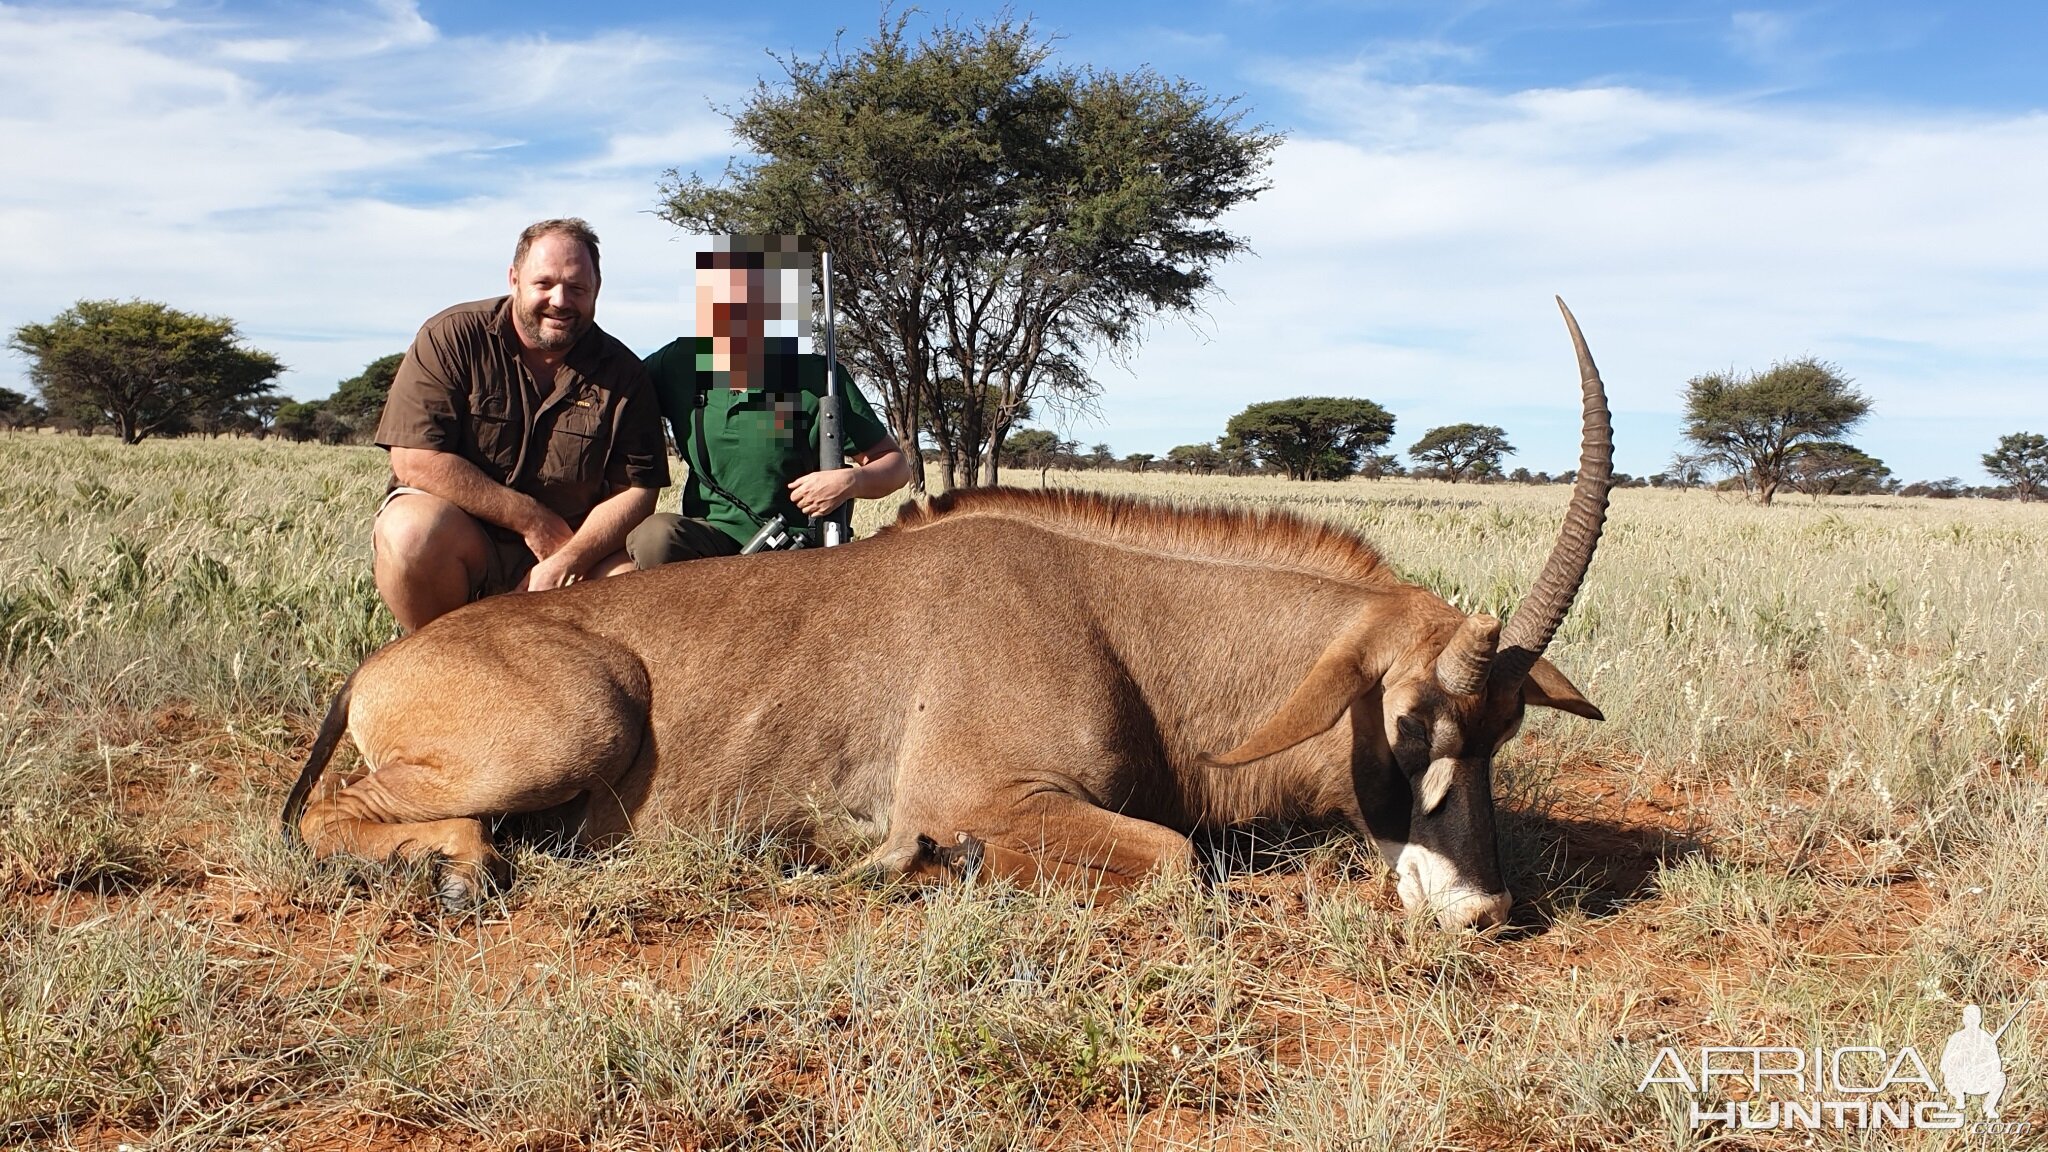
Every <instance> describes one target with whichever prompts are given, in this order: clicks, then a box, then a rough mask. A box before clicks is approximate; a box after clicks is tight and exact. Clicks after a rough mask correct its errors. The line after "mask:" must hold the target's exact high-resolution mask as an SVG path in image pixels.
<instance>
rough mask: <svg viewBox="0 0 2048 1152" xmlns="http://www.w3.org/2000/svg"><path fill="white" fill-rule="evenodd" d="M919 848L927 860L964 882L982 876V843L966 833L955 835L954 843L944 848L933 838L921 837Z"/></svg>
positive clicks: (918, 839) (918, 843)
mask: <svg viewBox="0 0 2048 1152" xmlns="http://www.w3.org/2000/svg"><path fill="white" fill-rule="evenodd" d="M917 848H918V851H919V853H920V854H922V855H923V856H924V857H925V859H927V860H930V861H931V862H932V863H933V864H936V865H938V866H939V867H940V868H942V869H944V870H945V871H947V872H951V873H952V874H954V875H955V876H958V877H959V878H960V879H962V880H973V879H974V878H975V877H976V876H979V875H981V859H982V854H983V848H982V843H981V841H979V840H977V839H975V838H974V837H972V836H969V835H968V834H967V833H965V832H958V833H955V834H954V839H953V843H952V844H949V845H947V846H945V847H943V848H942V847H940V846H939V842H938V841H936V840H934V839H932V838H931V837H929V836H922V835H920V836H919V837H918V838H917Z"/></svg>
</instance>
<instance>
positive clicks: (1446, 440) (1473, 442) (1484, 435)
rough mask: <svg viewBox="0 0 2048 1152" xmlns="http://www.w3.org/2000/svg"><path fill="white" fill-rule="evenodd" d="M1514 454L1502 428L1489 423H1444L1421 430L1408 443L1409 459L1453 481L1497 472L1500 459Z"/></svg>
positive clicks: (1513, 447) (1513, 449)
mask: <svg viewBox="0 0 2048 1152" xmlns="http://www.w3.org/2000/svg"><path fill="white" fill-rule="evenodd" d="M1514 454H1515V446H1514V445H1513V444H1510V443H1508V434H1507V431H1506V430H1505V429H1502V428H1500V427H1498V426H1497V425H1493V424H1446V425H1444V426H1443V427H1441V428H1431V429H1430V430H1429V431H1428V432H1425V433H1423V435H1422V439H1420V440H1417V441H1416V442H1415V443H1413V444H1410V445H1409V446H1408V455H1409V457H1410V458H1411V459H1414V460H1420V461H1422V462H1423V463H1424V464H1427V465H1429V466H1430V467H1432V468H1434V469H1436V470H1437V472H1438V473H1439V474H1440V475H1442V476H1443V478H1444V479H1446V480H1449V481H1450V482H1451V483H1453V484H1456V483H1457V482H1458V481H1460V480H1467V479H1471V478H1472V477H1474V476H1490V475H1496V474H1498V473H1499V472H1500V458H1501V457H1503V456H1512V455H1514Z"/></svg>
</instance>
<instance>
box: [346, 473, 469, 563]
mask: <svg viewBox="0 0 2048 1152" xmlns="http://www.w3.org/2000/svg"><path fill="white" fill-rule="evenodd" d="M371 532H372V542H373V545H374V547H375V549H376V553H377V562H378V564H379V566H380V567H388V568H391V569H394V570H396V571H398V572H411V571H416V570H418V569H421V568H438V567H440V566H441V565H444V564H447V563H450V562H454V563H460V564H462V565H463V566H464V567H466V568H469V569H471V570H472V571H481V570H482V565H483V560H484V547H485V544H486V541H485V538H484V531H483V527H482V526H481V525H479V524H478V523H477V522H476V520H475V519H474V518H472V517H471V516H470V515H469V513H467V512H464V511H463V510H462V509H460V508H457V507H456V506H455V505H453V504H450V503H449V502H448V501H446V500H443V499H441V498H440V497H438V496H430V495H428V494H426V493H424V492H420V493H408V494H406V495H403V496H398V497H395V498H393V499H392V501H391V503H390V504H388V505H386V506H385V508H384V510H383V511H382V512H379V513H378V514H377V520H376V523H375V524H374V525H373V526H372V528H371Z"/></svg>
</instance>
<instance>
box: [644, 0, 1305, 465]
mask: <svg viewBox="0 0 2048 1152" xmlns="http://www.w3.org/2000/svg"><path fill="white" fill-rule="evenodd" d="M907 24H908V17H904V18H899V19H897V20H896V21H894V22H893V23H884V24H883V26H882V27H881V29H880V30H879V31H878V32H877V34H876V36H875V38H874V39H873V40H871V41H869V42H868V43H867V44H866V45H865V46H863V47H862V48H861V49H860V50H859V51H857V52H855V53H854V54H853V55H851V56H845V55H840V54H838V53H837V52H836V51H835V52H834V53H831V54H827V55H826V56H823V57H821V58H819V59H818V60H816V61H808V62H807V61H797V60H785V61H783V62H782V63H783V70H784V72H785V80H786V82H785V83H783V84H780V85H772V86H771V85H770V84H768V83H766V82H763V83H762V84H760V85H759V86H758V87H756V89H755V90H754V93H753V95H752V96H751V97H750V98H749V99H748V100H747V101H746V102H745V104H744V105H742V106H741V107H740V108H739V109H738V110H737V111H735V112H732V113H729V114H728V115H729V117H730V119H731V121H732V126H733V132H734V135H735V136H737V137H738V138H739V141H740V143H741V144H742V145H744V151H745V152H747V153H748V154H750V155H751V156H753V157H758V159H754V160H748V161H744V162H741V161H735V162H734V163H733V164H731V165H729V166H728V167H727V169H726V174H725V179H724V180H723V181H722V182H721V183H720V184H717V185H713V184H710V183H707V182H706V181H704V180H703V179H702V178H701V177H699V176H696V175H689V176H683V175H680V174H679V173H677V172H676V171H673V170H672V171H670V172H669V173H668V174H667V176H666V177H665V178H664V180H663V183H662V187H661V192H662V197H663V199H662V206H661V209H660V213H661V215H662V216H663V217H664V218H665V219H667V220H668V221H670V222H671V223H673V224H676V225H677V226H679V227H684V228H689V229H692V230H696V231H700V232H762V233H806V234H809V235H812V236H815V237H817V238H819V239H820V240H821V241H822V242H823V246H824V247H825V248H826V249H828V250H830V251H831V252H832V253H833V261H834V275H835V284H834V289H835V297H834V299H835V304H836V306H837V308H838V313H839V315H838V319H839V321H840V326H839V333H838V335H839V345H838V348H839V353H840V355H841V356H842V357H843V358H844V359H845V360H846V361H847V362H848V364H849V365H850V366H851V367H853V368H854V369H855V371H856V372H857V373H859V375H860V376H861V377H862V378H863V379H865V380H867V381H868V382H870V383H871V384H872V385H873V386H875V387H876V388H877V390H878V391H880V393H881V395H882V399H883V406H884V408H885V410H886V412H887V414H888V419H889V423H890V425H891V426H892V427H893V429H894V430H895V432H896V435H897V437H898V438H899V439H900V440H902V441H903V442H904V443H906V444H909V443H916V442H917V439H918V436H919V434H920V433H922V434H924V435H926V436H928V437H929V438H930V440H931V441H932V443H933V445H934V446H935V447H936V448H937V449H938V452H939V454H940V455H941V456H942V457H943V458H944V459H945V461H946V468H947V472H948V473H949V476H948V480H949V482H950V483H952V484H955V485H960V486H972V485H974V484H977V483H982V482H989V483H992V482H994V481H995V480H996V479H997V477H998V475H999V467H1000V453H999V452H997V451H996V448H997V446H998V445H1000V444H1001V443H1002V442H1003V438H1004V437H1005V436H1006V435H1007V434H1008V432H1009V429H1010V427H1011V425H1013V424H1014V423H1015V422H1016V421H1017V420H1019V419H1020V418H1021V413H1022V411H1023V410H1024V409H1025V407H1026V406H1027V405H1028V404H1029V403H1030V402H1031V401H1032V400H1033V399H1034V398H1042V399H1044V400H1046V401H1049V402H1051V403H1052V404H1054V405H1055V406H1058V405H1062V404H1065V405H1069V406H1079V407H1086V406H1087V405H1088V404H1089V403H1090V402H1091V401H1092V399H1093V397H1094V396H1095V395H1096V394H1097V393H1098V391H1099V388H1098V385H1097V384H1096V382H1095V381H1094V379H1093V378H1092V377H1091V376H1090V374H1089V372H1088V369H1087V366H1088V365H1089V364H1090V363H1092V362H1093V361H1094V359H1095V356H1096V354H1097V353H1098V352H1101V351H1104V350H1107V351H1109V352H1110V353H1111V354H1113V355H1114V354H1122V353H1127V352H1129V351H1130V350H1132V349H1133V348H1135V346H1136V343H1137V341H1138V339H1139V337H1140V335H1141V329H1142V326H1143V324H1144V322H1145V321H1146V320H1148V319H1151V318H1153V317H1156V316H1160V315H1162V314H1170V313H1176V312H1186V311H1189V310H1191V309H1194V308H1196V307H1197V306H1198V305H1199V303H1200V302H1201V300H1202V299H1203V298H1204V297H1205V296H1207V294H1208V293H1209V292H1210V291H1211V288H1212V284H1211V270H1212V269H1213V268H1214V267H1215V266H1216V265H1217V264H1219V263H1220V262H1222V261H1223V260H1225V259H1228V258H1229V257H1231V256H1233V255H1235V254H1237V253H1239V252H1241V251H1243V250H1244V248H1245V245H1244V242H1243V240H1241V239H1240V238H1238V237H1236V236H1233V235H1231V234H1230V233H1229V232H1227V231H1225V230H1223V229H1222V228H1220V227H1218V226H1217V225H1216V221H1217V219H1218V218H1219V217H1221V216H1222V215H1223V213H1224V212H1226V211H1228V210H1229V209H1230V208H1231V207H1233V206H1234V205H1237V204H1239V203H1241V202H1243V201H1245V200H1248V199H1250V198H1251V197H1253V196H1255V195H1257V194H1258V193H1259V192H1261V191H1263V190H1264V189H1265V188H1266V184H1265V183H1264V182H1263V173H1264V171H1265V168H1266V165H1267V163H1268V160H1269V158H1270V154H1271V152H1272V150H1273V148H1274V147H1275V146H1276V145H1277V144H1278V143H1279V138H1278V137H1277V136H1275V135H1273V134H1271V133H1268V132H1266V131H1264V130H1262V129H1259V128H1246V127H1244V126H1242V124H1241V119H1242V117H1241V115H1240V114H1239V113H1237V112H1235V111H1233V110H1232V103H1233V102H1232V101H1230V100H1219V99H1216V98H1213V97H1210V96H1208V95H1206V94H1205V93H1203V92H1201V91H1200V90H1199V89H1197V88H1195V87H1193V86H1192V85H1190V84H1188V83H1186V82H1185V81H1175V80H1167V79H1164V78H1162V77H1160V76H1158V75H1156V74H1154V73H1152V72H1149V71H1142V70H1141V71H1137V72H1131V73H1122V74H1119V73H1110V72H1098V71H1093V70H1084V69H1072V68H1055V67H1053V66H1052V65H1051V64H1050V63H1049V60H1050V55H1051V49H1050V46H1049V45H1048V44H1047V43H1046V42H1045V41H1044V40H1042V39H1040V38H1039V37H1037V36H1036V35H1034V34H1033V32H1032V30H1031V27H1030V25H1029V24H1028V23H1025V24H1013V23H1011V22H1009V21H1003V22H1000V23H996V24H993V25H974V26H972V27H965V28H963V27H959V26H953V25H947V26H943V27H939V28H937V29H935V30H933V31H932V32H930V33H929V34H928V35H926V36H924V37H923V38H922V39H920V40H917V41H916V42H915V43H913V42H912V40H911V39H910V37H909V36H907V35H906V32H905V29H906V27H907ZM949 380H950V381H954V382H956V383H955V384H954V385H953V386H954V387H955V388H956V389H964V394H965V395H969V396H981V395H988V396H990V397H992V401H991V402H990V403H986V404H974V403H967V404H960V403H950V404H949V403H947V402H946V397H945V396H944V395H943V389H944V387H945V386H946V382H947V381H949ZM912 473H913V483H914V484H915V485H916V486H917V487H919V488H922V487H923V486H924V462H923V460H922V459H921V458H917V459H913V462H912Z"/></svg>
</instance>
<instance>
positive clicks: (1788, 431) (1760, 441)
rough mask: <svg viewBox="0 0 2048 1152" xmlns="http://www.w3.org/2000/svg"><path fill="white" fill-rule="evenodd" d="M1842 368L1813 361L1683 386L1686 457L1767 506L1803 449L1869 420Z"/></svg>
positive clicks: (1864, 401) (1865, 403) (1716, 375)
mask: <svg viewBox="0 0 2048 1152" xmlns="http://www.w3.org/2000/svg"><path fill="white" fill-rule="evenodd" d="M1849 384H1850V381H1849V378H1848V377H1846V376H1844V375H1842V371H1841V369H1839V368H1837V367H1836V366H1835V365H1833V364H1830V363H1828V362H1827V361H1825V360H1817V359H1814V358H1813V357H1811V356H1807V357H1803V358H1801V359H1798V360H1781V361H1779V362H1777V363H1775V364H1772V365H1771V366H1770V368H1769V369H1768V370H1767V371H1764V372H1748V373H1736V372H1732V371H1731V372H1710V373H1707V374H1706V375H1704V376H1695V377H1693V378H1692V379H1691V380H1688V381H1686V384H1685V437H1686V439H1687V440H1689V441H1691V442H1692V444H1693V445H1694V446H1695V447H1696V448H1697V451H1696V452H1694V453H1692V454H1690V456H1689V457H1688V459H1690V460H1693V461H1695V462H1697V463H1699V464H1701V465H1704V466H1706V467H1708V468H1711V469H1714V470H1716V471H1720V472H1725V473H1727V474H1729V475H1732V476H1735V477H1737V478H1739V479H1740V480H1741V481H1742V486H1743V488H1744V490H1745V491H1747V492H1749V493H1750V494H1751V495H1753V496H1754V497H1756V499H1757V502H1758V503H1762V504H1769V503H1770V502H1771V497H1773V496H1775V495H1776V494H1777V491H1778V488H1779V486H1780V485H1782V484H1784V483H1785V481H1786V478H1787V476H1788V473H1789V470H1790V468H1791V465H1792V461H1793V459H1794V457H1795V455H1796V454H1797V453H1798V451H1799V449H1800V447H1801V445H1806V444H1813V443H1816V442H1819V441H1829V440H1836V439H1838V438H1840V437H1841V436H1842V435H1843V434H1844V433H1846V432H1848V431H1849V430H1850V429H1852V428H1854V427H1855V426H1856V425H1857V424H1859V423H1861V422H1862V420H1863V418H1864V417H1865V416H1867V415H1869V414H1870V400H1869V398H1867V397H1865V396H1864V395H1863V394H1862V393H1861V392H1858V391H1856V390H1855V389H1854V388H1851V387H1850V386H1849Z"/></svg>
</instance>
